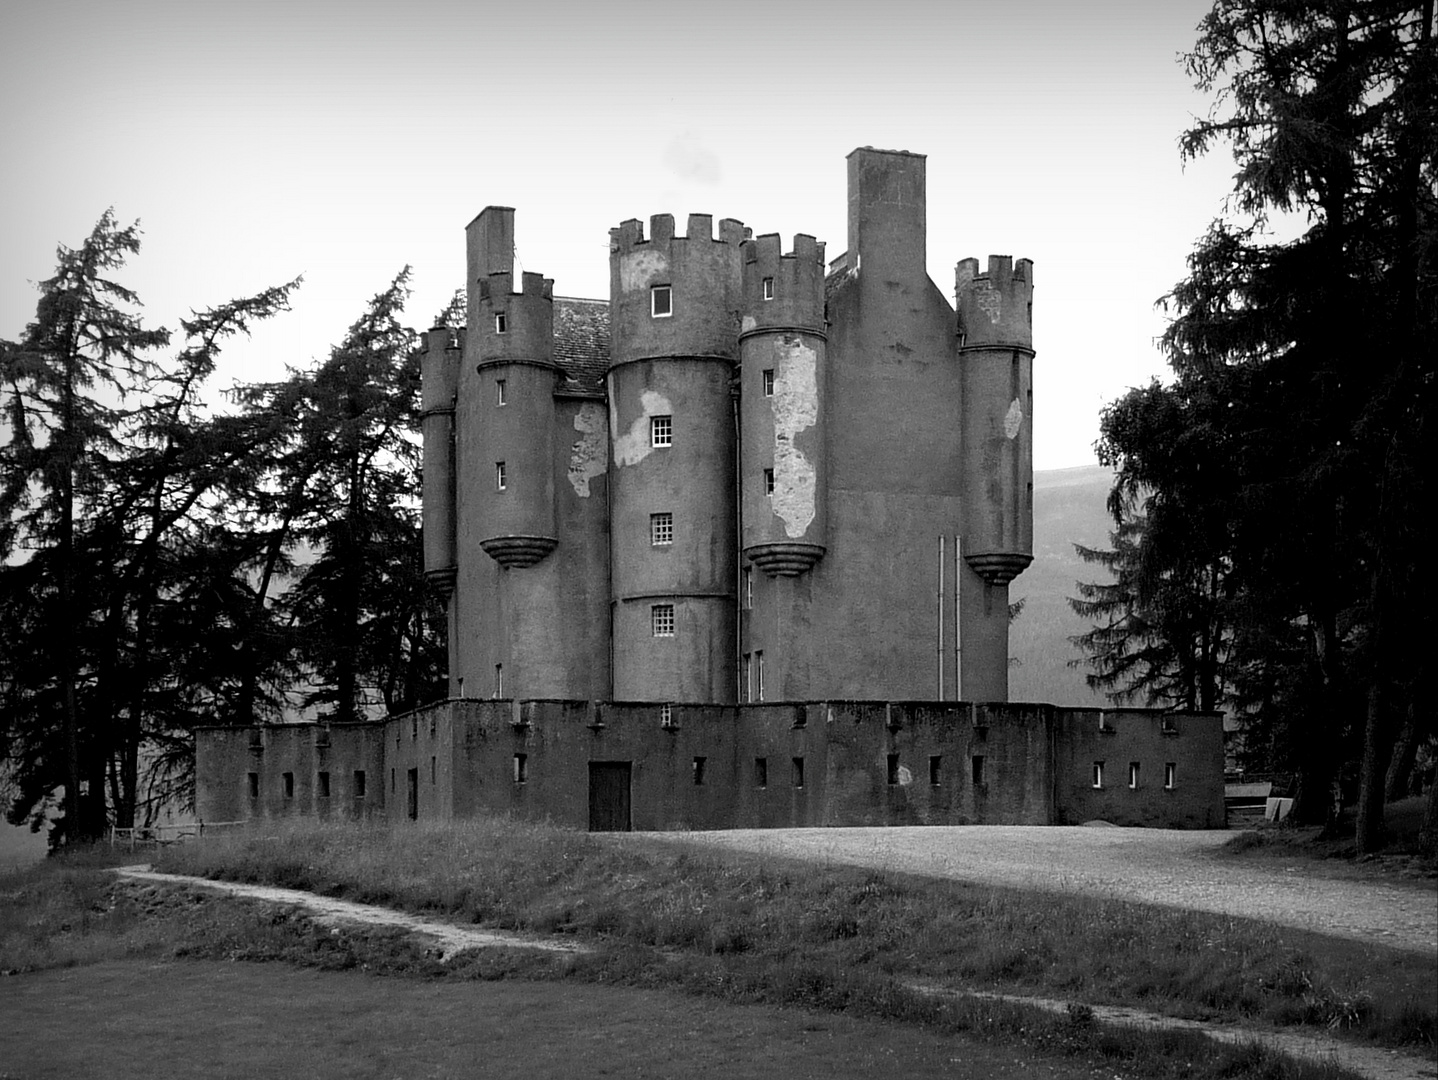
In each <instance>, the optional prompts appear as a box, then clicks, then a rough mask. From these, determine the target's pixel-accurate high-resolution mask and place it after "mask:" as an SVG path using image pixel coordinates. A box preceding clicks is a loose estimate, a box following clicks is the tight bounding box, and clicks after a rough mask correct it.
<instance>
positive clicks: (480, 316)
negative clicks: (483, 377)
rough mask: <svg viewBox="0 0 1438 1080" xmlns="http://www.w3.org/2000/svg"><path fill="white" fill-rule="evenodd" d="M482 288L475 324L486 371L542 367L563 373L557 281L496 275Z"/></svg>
mask: <svg viewBox="0 0 1438 1080" xmlns="http://www.w3.org/2000/svg"><path fill="white" fill-rule="evenodd" d="M516 277H518V278H519V280H518V281H517V282H516V281H515V280H514V279H515V278H516ZM476 285H477V288H476V296H475V299H474V301H473V303H472V305H471V306H472V308H473V312H474V314H473V318H472V319H471V321H470V327H471V330H470V333H471V334H472V335H474V338H475V348H474V352H473V356H474V359H475V362H476V363H477V364H478V365H480V366H484V365H487V364H495V363H511V364H538V365H540V366H541V367H549V368H554V369H555V370H556V371H557V370H558V367H557V365H556V364H555V362H554V281H553V279H552V278H547V277H545V276H544V275H542V274H531V273H525V274H522V275H517V274H514V273H513V272H508V273H495V274H490V275H488V276H487V277H483V278H480V279H479V281H478V282H476ZM515 285H518V286H519V288H518V289H516V288H515V287H514V286H515Z"/></svg>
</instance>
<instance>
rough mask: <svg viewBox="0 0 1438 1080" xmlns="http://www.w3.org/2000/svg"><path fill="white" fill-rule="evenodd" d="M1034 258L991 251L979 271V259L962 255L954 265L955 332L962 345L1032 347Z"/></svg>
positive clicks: (969, 346)
mask: <svg viewBox="0 0 1438 1080" xmlns="http://www.w3.org/2000/svg"><path fill="white" fill-rule="evenodd" d="M1033 265H1034V264H1033V262H1032V261H1031V260H1029V259H1019V260H1017V261H1015V260H1014V259H1012V258H1011V257H1010V256H1008V255H990V256H989V265H988V269H987V270H985V271H984V272H983V273H980V272H979V260H978V259H962V260H960V261H959V263H958V265H957V266H956V267H955V268H954V301H955V307H956V308H957V309H958V332H959V335H960V337H961V339H962V341H961V344H962V346H963V347H965V348H975V347H987V346H1000V347H1015V348H1022V349H1032V348H1033V295H1034V284H1033Z"/></svg>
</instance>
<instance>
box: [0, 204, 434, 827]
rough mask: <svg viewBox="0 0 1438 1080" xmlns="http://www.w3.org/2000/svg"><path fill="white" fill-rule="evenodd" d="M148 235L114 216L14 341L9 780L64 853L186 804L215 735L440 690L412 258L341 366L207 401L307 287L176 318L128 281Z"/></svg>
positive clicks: (3, 542)
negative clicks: (407, 314) (426, 553)
mask: <svg viewBox="0 0 1438 1080" xmlns="http://www.w3.org/2000/svg"><path fill="white" fill-rule="evenodd" d="M139 247H140V234H139V230H138V227H137V225H129V226H122V225H121V224H120V223H118V222H117V220H116V219H115V216H114V214H113V213H112V212H107V213H106V214H105V215H104V216H103V217H102V218H101V219H100V221H99V222H98V223H97V224H96V225H95V228H94V230H93V231H92V232H91V233H90V235H89V236H88V237H87V238H86V239H85V240H84V242H83V243H81V244H80V245H79V246H78V247H76V248H69V247H66V246H61V247H60V249H59V252H58V256H57V266H56V270H55V273H54V275H53V276H52V277H50V278H49V279H47V280H45V281H43V282H41V283H40V285H39V293H40V297H39V302H38V304H37V306H36V312H35V317H34V319H33V321H32V322H30V324H29V325H28V326H27V327H26V328H25V331H24V333H23V335H22V336H21V337H20V339H19V340H18V341H13V342H11V341H0V402H3V408H4V413H3V419H0V429H3V433H4V442H3V445H0V613H3V614H0V761H3V770H4V772H3V774H0V779H3V780H4V782H5V787H6V794H7V796H8V798H7V806H6V816H7V819H8V820H9V821H10V822H11V823H12V824H17V825H18V824H22V823H25V822H29V823H31V825H32V827H34V828H37V829H38V828H40V827H42V826H44V825H45V824H46V822H47V821H50V822H51V835H50V840H51V845H52V847H54V846H58V845H63V844H67V843H73V842H77V841H83V840H87V839H92V838H95V837H97V836H99V835H101V834H102V833H103V831H104V830H105V828H106V827H107V825H110V824H114V825H119V826H131V825H135V824H145V823H147V820H148V818H149V817H150V815H153V813H154V812H155V810H156V809H157V808H158V807H160V806H162V805H164V804H165V803H167V802H171V801H178V802H179V803H180V804H182V805H183V804H187V803H190V802H191V801H192V799H193V785H194V757H193V754H194V749H193V748H194V742H193V737H192V732H193V728H194V727H195V726H196V725H197V724H204V723H209V724H235V725H248V724H252V723H257V722H263V721H267V720H277V719H280V718H281V717H283V716H284V715H285V714H286V712H287V710H294V709H296V708H306V707H311V708H315V709H318V710H320V711H321V713H322V714H323V715H325V716H327V717H328V718H330V719H331V720H333V721H338V722H344V721H352V720H356V719H361V718H363V717H364V716H366V715H367V714H368V710H370V709H372V708H373V709H377V708H379V707H381V706H382V707H383V708H384V709H385V710H388V711H400V710H403V709H406V708H411V707H414V706H416V705H419V704H421V703H423V702H424V701H427V700H430V699H433V698H435V697H442V696H443V694H444V680H445V677H444V669H445V660H444V652H445V647H444V639H443V630H444V627H443V615H442V613H441V612H440V611H439V610H437V607H436V605H435V603H434V602H433V601H432V599H431V598H430V597H429V596H428V595H427V594H426V591H425V586H424V577H423V568H422V563H421V547H420V535H419V508H418V505H417V499H416V493H417V492H418V491H419V482H418V468H419V454H418V443H417V438H418V436H417V430H418V415H419V348H420V343H419V338H418V335H416V333H415V332H414V331H413V330H411V329H409V328H407V327H405V326H404V325H403V324H402V322H401V318H402V314H403V307H404V304H405V301H406V299H407V296H408V280H409V270H408V268H406V269H404V270H402V271H401V272H400V273H399V274H398V275H397V276H396V277H395V278H394V280H393V281H392V282H390V284H389V285H388V287H387V288H385V289H384V290H383V291H382V292H380V293H379V294H378V295H377V296H375V297H374V298H373V299H372V300H371V301H370V302H369V304H368V305H367V306H366V308H365V310H364V312H363V313H362V314H361V315H360V317H359V318H358V319H356V320H355V322H354V323H353V324H352V325H351V326H350V327H349V329H348V331H347V332H346V333H345V334H344V336H343V338H342V339H341V340H340V342H339V343H338V344H337V345H335V346H334V347H333V349H332V350H331V351H330V353H329V355H328V357H326V358H324V359H323V360H319V361H315V362H312V363H310V364H309V365H307V366H302V367H297V368H290V369H288V370H287V373H286V376H285V377H284V378H283V379H281V380H280V381H277V382H268V383H251V384H237V385H234V386H232V387H230V388H229V389H227V390H225V391H224V395H225V397H226V398H227V399H228V405H227V407H224V408H221V409H213V408H210V407H208V406H207V404H206V397H205V395H206V392H207V391H208V390H209V386H208V384H209V381H210V380H211V378H212V376H213V375H214V372H215V367H216V363H217V360H218V358H219V356H220V354H221V351H222V349H223V348H224V347H225V346H226V344H227V343H229V342H231V341H232V340H234V339H235V338H236V337H237V336H238V335H244V334H247V333H249V332H250V330H251V329H252V328H253V327H255V326H256V325H257V324H259V323H261V322H263V321H264V320H267V319H270V318H273V317H275V316H277V315H279V314H280V313H282V312H284V311H286V310H288V309H289V306H290V301H291V299H292V297H293V296H294V295H295V292H296V290H297V289H298V288H299V287H300V284H301V282H300V280H299V279H296V280H294V281H291V282H288V283H286V284H283V285H277V286H274V287H272V288H269V289H265V290H264V291H262V292H260V293H258V294H256V295H254V296H250V297H245V298H243V299H238V300H231V301H229V302H226V303H224V304H221V305H219V306H217V307H212V308H207V309H205V310H203V311H199V312H192V313H191V316H190V317H189V318H187V319H183V320H181V321H180V328H179V330H178V332H171V331H169V330H166V329H163V328H158V327H148V326H146V325H144V324H143V321H142V320H141V318H140V317H139V315H138V314H137V312H138V308H139V304H138V298H137V297H136V296H135V295H134V293H133V292H131V291H130V290H129V289H127V288H126V287H125V286H124V285H123V284H121V282H120V281H119V280H118V278H119V274H120V272H121V271H122V270H123V268H124V265H125V263H126V261H127V259H128V258H129V257H131V256H133V255H134V254H136V253H137V252H138V251H139ZM445 317H450V318H452V317H453V311H452V309H451V310H450V311H449V312H447V313H446V316H445ZM56 791H59V792H61V793H62V795H61V798H60V800H59V805H58V806H54V805H52V802H51V799H52V793H54V792H56Z"/></svg>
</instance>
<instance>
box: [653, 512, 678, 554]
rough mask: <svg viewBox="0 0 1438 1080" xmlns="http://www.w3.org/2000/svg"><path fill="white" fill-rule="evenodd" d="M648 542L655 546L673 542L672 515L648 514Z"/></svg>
mask: <svg viewBox="0 0 1438 1080" xmlns="http://www.w3.org/2000/svg"><path fill="white" fill-rule="evenodd" d="M649 542H650V543H651V544H653V545H654V546H655V547H660V546H662V545H664V544H672V543H674V515H673V514H650V515H649Z"/></svg>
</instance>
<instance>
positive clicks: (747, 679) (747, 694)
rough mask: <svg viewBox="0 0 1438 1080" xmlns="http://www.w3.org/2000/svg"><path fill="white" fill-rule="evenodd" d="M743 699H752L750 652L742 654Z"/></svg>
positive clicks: (752, 660)
mask: <svg viewBox="0 0 1438 1080" xmlns="http://www.w3.org/2000/svg"><path fill="white" fill-rule="evenodd" d="M744 700H745V701H753V700H754V656H753V654H752V653H745V654H744Z"/></svg>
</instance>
